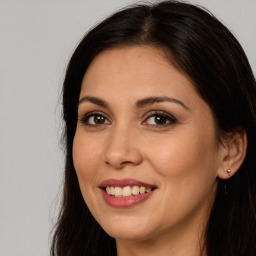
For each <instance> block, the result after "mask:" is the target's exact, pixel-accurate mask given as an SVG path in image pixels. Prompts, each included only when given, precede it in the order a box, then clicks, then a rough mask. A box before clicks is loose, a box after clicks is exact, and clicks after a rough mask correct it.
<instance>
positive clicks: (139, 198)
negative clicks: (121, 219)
mask: <svg viewBox="0 0 256 256" xmlns="http://www.w3.org/2000/svg"><path fill="white" fill-rule="evenodd" d="M101 191H102V194H103V198H104V199H105V201H106V202H107V204H109V205H110V206H113V207H118V208H126V207H132V206H134V205H137V204H139V203H142V202H144V201H145V200H147V199H148V198H149V197H150V196H151V195H152V193H153V192H154V190H153V191H151V192H148V193H145V194H139V195H136V196H127V197H115V196H111V195H109V194H108V193H107V192H106V191H105V190H104V189H101Z"/></svg>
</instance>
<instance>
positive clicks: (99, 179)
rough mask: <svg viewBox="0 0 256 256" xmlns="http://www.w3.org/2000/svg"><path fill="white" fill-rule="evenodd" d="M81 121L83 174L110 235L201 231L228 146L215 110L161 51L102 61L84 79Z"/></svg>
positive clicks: (78, 162)
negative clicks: (223, 146) (224, 146)
mask: <svg viewBox="0 0 256 256" xmlns="http://www.w3.org/2000/svg"><path fill="white" fill-rule="evenodd" d="M78 117H79V120H78V122H77V129H76V133H75V138H74V144H73V160H74V166H75V169H76V172H77V176H78V180H79V184H80V188H81V192H82V195H83V197H84V200H85V202H86V204H87V206H88V207H89V209H90V211H91V212H92V214H93V216H94V217H95V219H96V220H97V221H98V222H99V224H100V225H101V226H102V227H103V229H104V230H105V231H106V232H107V233H108V234H110V235H111V236H113V237H115V238H117V239H125V240H144V239H152V238H156V237H161V236H166V235H167V236H168V235H173V234H178V233H179V232H181V231H186V232H193V233H194V232H195V230H197V231H198V230H199V229H200V228H202V226H203V225H204V224H205V223H206V222H207V219H208V217H209V213H210V210H211V207H212V204H213V201H214V197H215V192H216V187H217V181H216V177H217V172H218V170H219V169H220V168H222V167H221V162H222V161H221V146H219V147H217V146H218V145H217V141H216V134H215V127H214V121H213V116H212V114H211V111H210V108H209V106H208V105H207V104H206V103H205V102H204V101H203V100H202V99H201V98H200V97H199V96H198V94H197V93H196V91H195V90H194V88H193V85H192V83H191V82H190V80H189V79H188V78H187V77H186V76H184V75H183V74H182V73H180V72H179V71H177V69H175V68H174V67H173V66H172V65H171V64H170V62H169V61H168V60H167V59H166V57H165V56H164V54H163V52H162V51H161V50H159V49H156V48H153V47H149V46H133V47H124V48H118V49H111V50H107V51H105V52H103V53H101V54H99V55H98V56H97V57H96V58H95V59H94V60H93V62H92V63H91V65H90V66H89V68H88V70H87V72H86V74H85V76H84V79H83V82H82V87H81V93H80V101H79V106H78ZM180 234H181V233H180Z"/></svg>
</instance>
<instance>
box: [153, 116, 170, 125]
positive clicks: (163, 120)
mask: <svg viewBox="0 0 256 256" xmlns="http://www.w3.org/2000/svg"><path fill="white" fill-rule="evenodd" d="M154 119H155V120H154V122H155V124H158V125H164V124H166V123H167V121H168V120H167V118H166V117H164V116H155V117H154Z"/></svg>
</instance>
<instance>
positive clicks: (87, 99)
mask: <svg viewBox="0 0 256 256" xmlns="http://www.w3.org/2000/svg"><path fill="white" fill-rule="evenodd" d="M83 102H91V103H93V104H96V105H99V106H101V107H104V108H109V104H108V103H107V102H106V101H105V100H102V99H100V98H97V97H92V96H84V97H83V98H81V99H80V100H79V102H78V105H79V104H81V103H83Z"/></svg>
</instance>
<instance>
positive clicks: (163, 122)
mask: <svg viewBox="0 0 256 256" xmlns="http://www.w3.org/2000/svg"><path fill="white" fill-rule="evenodd" d="M175 122H176V119H175V118H174V117H173V116H171V115H170V114H167V113H154V114H152V115H150V116H148V117H147V119H146V120H145V121H144V122H143V123H144V124H147V125H150V126H155V127H161V126H168V125H171V124H174V123H175Z"/></svg>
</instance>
